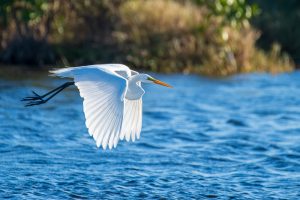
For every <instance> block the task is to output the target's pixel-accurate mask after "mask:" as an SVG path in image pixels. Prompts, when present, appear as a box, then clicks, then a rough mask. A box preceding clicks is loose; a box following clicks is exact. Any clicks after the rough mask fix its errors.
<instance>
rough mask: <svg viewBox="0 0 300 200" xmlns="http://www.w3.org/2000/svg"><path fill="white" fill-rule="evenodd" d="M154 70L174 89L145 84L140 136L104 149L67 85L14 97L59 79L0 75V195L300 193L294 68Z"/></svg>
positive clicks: (299, 112) (299, 99) (299, 113)
mask: <svg viewBox="0 0 300 200" xmlns="http://www.w3.org/2000/svg"><path fill="white" fill-rule="evenodd" d="M155 76H157V78H159V79H162V80H165V81H166V82H169V83H170V84H172V85H173V86H174V89H172V90H168V89H166V88H163V87H157V86H152V85H151V86H150V85H147V86H145V90H146V91H147V93H146V95H145V96H144V104H143V105H144V107H143V108H144V113H143V114H144V116H143V131H142V134H141V139H140V140H138V141H136V142H130V143H126V142H124V141H120V142H119V144H118V148H117V149H114V150H113V151H102V150H101V149H97V148H96V147H95V144H94V141H93V139H92V138H91V137H90V136H89V135H88V133H87V130H86V128H85V123H84V115H83V112H82V102H81V99H80V97H79V94H78V92H77V91H76V90H75V89H70V90H67V91H65V92H64V93H63V94H61V95H60V96H57V98H55V99H53V101H51V102H49V103H48V105H43V106H40V107H35V108H34V107H33V108H24V107H23V106H22V105H21V104H20V102H19V101H18V100H19V99H21V98H22V97H24V96H26V95H28V94H29V93H30V91H31V90H37V91H39V92H41V93H42V92H45V91H47V90H49V89H50V88H52V87H55V86H56V85H60V84H61V83H62V82H63V80H61V79H59V80H58V79H53V78H49V79H45V80H34V79H30V78H28V79H27V80H21V81H11V80H0V91H1V96H0V102H1V107H0V153H1V157H0V174H2V177H1V179H0V198H1V199H2V198H14V199H45V198H46V199H299V196H300V190H299V188H300V184H299V183H300V146H299V142H300V124H299V121H300V107H299V105H300V90H299V88H300V79H299V72H295V73H291V74H282V75H277V76H273V75H266V74H262V75H258V74H253V75H241V76H236V77H232V78H227V79H207V78H201V77H198V76H183V75H172V76H170V75H169V76H164V75H155ZM160 94H163V95H160Z"/></svg>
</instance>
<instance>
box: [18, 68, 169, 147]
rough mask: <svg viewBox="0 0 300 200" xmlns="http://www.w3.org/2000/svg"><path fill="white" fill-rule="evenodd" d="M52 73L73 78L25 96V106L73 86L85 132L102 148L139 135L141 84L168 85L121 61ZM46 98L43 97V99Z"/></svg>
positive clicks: (41, 101) (140, 123) (37, 102)
mask: <svg viewBox="0 0 300 200" xmlns="http://www.w3.org/2000/svg"><path fill="white" fill-rule="evenodd" d="M50 72H51V73H52V74H53V75H55V76H59V77H65V78H73V81H70V82H66V83H65V84H63V85H61V86H60V87H58V88H55V89H54V90H52V91H50V92H48V93H46V94H44V95H38V94H37V93H35V92H33V93H34V95H35V96H33V97H26V98H24V99H22V100H23V101H27V102H28V103H27V104H26V106H33V105H39V104H43V103H46V102H47V101H48V100H50V99H51V98H53V97H54V96H55V95H57V94H58V93H59V92H61V91H62V90H63V89H65V88H66V87H68V86H71V85H76V86H77V88H78V89H79V92H80V96H81V97H82V98H83V99H84V100H83V111H84V114H85V118H86V126H87V128H88V132H89V134H90V135H91V136H93V138H94V140H95V141H96V145H97V147H100V146H101V145H102V148H103V149H106V148H107V146H108V147H109V149H112V148H113V147H116V146H117V144H118V141H119V139H121V140H123V139H124V138H125V139H126V141H129V140H130V139H131V140H132V141H135V139H136V138H137V139H139V138H140V132H141V128H142V96H143V95H144V93H145V91H144V90H143V88H142V87H141V82H143V83H155V84H159V85H163V86H166V87H171V86H170V85H168V84H167V83H164V82H162V81H159V80H157V79H155V78H153V77H151V76H149V75H148V74H139V73H138V72H136V71H133V70H130V69H129V68H128V67H127V66H126V65H122V64H102V65H90V66H81V67H70V68H62V69H57V70H53V71H50ZM45 98H46V99H45Z"/></svg>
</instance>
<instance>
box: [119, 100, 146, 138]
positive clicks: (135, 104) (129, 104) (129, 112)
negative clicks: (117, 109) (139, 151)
mask: <svg viewBox="0 0 300 200" xmlns="http://www.w3.org/2000/svg"><path fill="white" fill-rule="evenodd" d="M124 102H125V109H124V117H123V125H122V131H121V135H120V139H121V140H123V139H124V137H125V139H126V141H129V140H130V138H131V140H132V141H135V138H137V139H140V133H141V129H142V98H140V99H138V100H127V99H125V101H124Z"/></svg>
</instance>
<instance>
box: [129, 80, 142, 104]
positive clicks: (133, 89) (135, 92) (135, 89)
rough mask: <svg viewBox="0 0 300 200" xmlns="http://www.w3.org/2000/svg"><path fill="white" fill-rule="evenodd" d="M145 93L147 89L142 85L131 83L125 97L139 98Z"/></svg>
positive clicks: (130, 98)
mask: <svg viewBox="0 0 300 200" xmlns="http://www.w3.org/2000/svg"><path fill="white" fill-rule="evenodd" d="M144 94H145V91H144V89H143V88H142V87H141V86H139V85H137V84H136V83H134V84H129V85H128V89H127V91H126V94H125V98H126V99H128V100H137V99H140V98H142V96H143V95H144Z"/></svg>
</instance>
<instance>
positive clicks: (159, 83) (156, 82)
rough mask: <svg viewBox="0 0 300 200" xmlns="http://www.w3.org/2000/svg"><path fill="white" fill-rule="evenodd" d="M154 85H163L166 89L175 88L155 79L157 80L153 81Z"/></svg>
mask: <svg viewBox="0 0 300 200" xmlns="http://www.w3.org/2000/svg"><path fill="white" fill-rule="evenodd" d="M153 83H155V84H158V85H162V86H165V87H169V88H173V87H172V86H171V85H169V84H167V83H164V82H162V81H160V80H156V79H155V80H153Z"/></svg>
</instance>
